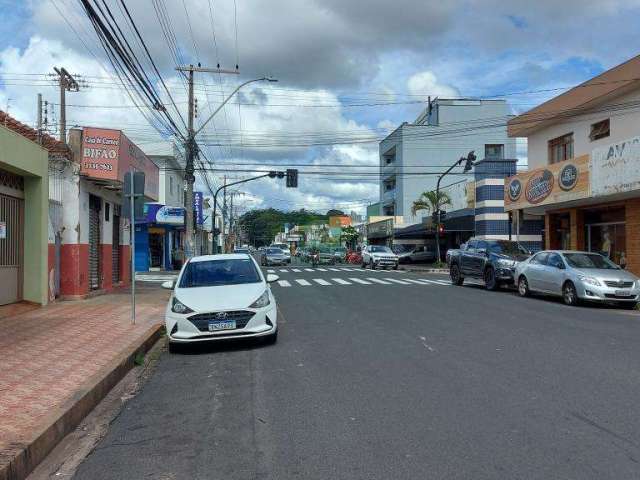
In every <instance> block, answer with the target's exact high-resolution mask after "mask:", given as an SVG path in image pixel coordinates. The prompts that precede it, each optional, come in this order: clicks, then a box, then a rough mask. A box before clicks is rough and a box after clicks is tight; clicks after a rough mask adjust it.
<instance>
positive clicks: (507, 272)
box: [448, 238, 531, 290]
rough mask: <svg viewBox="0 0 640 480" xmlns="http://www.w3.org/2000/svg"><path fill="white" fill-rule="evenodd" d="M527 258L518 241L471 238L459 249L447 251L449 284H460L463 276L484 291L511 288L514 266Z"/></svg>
mask: <svg viewBox="0 0 640 480" xmlns="http://www.w3.org/2000/svg"><path fill="white" fill-rule="evenodd" d="M530 255H531V253H530V252H529V251H527V250H526V249H525V248H524V247H523V246H522V245H520V244H519V243H518V242H512V241H509V240H484V239H475V238H471V239H469V241H468V242H467V243H466V244H465V245H463V246H462V247H461V248H460V249H459V250H450V251H449V254H448V258H449V275H450V276H451V282H452V283H453V284H454V285H462V283H463V282H464V279H465V278H466V277H469V278H479V279H482V280H483V281H484V284H485V287H486V288H487V290H496V289H497V288H499V287H500V286H501V285H513V284H514V277H515V269H516V264H517V263H518V262H521V261H523V260H526V259H527V258H529V256H530Z"/></svg>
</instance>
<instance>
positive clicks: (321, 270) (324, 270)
mask: <svg viewBox="0 0 640 480" xmlns="http://www.w3.org/2000/svg"><path fill="white" fill-rule="evenodd" d="M316 270H318V271H319V272H326V271H327V269H326V268H316Z"/></svg>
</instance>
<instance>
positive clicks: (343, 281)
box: [331, 278, 351, 285]
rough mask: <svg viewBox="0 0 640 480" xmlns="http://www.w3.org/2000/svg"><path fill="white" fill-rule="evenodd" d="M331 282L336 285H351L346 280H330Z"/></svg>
mask: <svg viewBox="0 0 640 480" xmlns="http://www.w3.org/2000/svg"><path fill="white" fill-rule="evenodd" d="M331 280H333V281H334V282H336V283H339V284H340V285H351V282H347V281H346V280H343V279H342V278H332V279H331Z"/></svg>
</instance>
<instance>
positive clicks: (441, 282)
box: [420, 278, 451, 286]
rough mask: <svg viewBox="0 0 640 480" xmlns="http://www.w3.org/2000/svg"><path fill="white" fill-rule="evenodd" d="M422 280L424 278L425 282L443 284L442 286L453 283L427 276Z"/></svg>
mask: <svg viewBox="0 0 640 480" xmlns="http://www.w3.org/2000/svg"><path fill="white" fill-rule="evenodd" d="M420 280H422V281H423V282H427V283H430V284H432V285H442V286H449V285H451V284H450V283H447V282H445V281H443V280H429V279H427V278H421V279H420Z"/></svg>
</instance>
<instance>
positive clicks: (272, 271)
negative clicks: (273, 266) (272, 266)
mask: <svg viewBox="0 0 640 480" xmlns="http://www.w3.org/2000/svg"><path fill="white" fill-rule="evenodd" d="M267 273H276V271H275V270H267Z"/></svg>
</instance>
